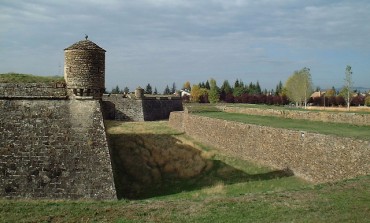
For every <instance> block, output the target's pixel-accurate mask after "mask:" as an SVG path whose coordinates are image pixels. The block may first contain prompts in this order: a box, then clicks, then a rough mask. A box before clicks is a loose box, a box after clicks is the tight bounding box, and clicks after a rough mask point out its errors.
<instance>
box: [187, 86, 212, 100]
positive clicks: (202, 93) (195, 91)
mask: <svg viewBox="0 0 370 223" xmlns="http://www.w3.org/2000/svg"><path fill="white" fill-rule="evenodd" d="M190 95H191V97H190V101H191V102H202V103H205V102H208V90H207V89H206V88H201V87H199V85H196V84H195V85H193V86H192V87H191V92H190Z"/></svg>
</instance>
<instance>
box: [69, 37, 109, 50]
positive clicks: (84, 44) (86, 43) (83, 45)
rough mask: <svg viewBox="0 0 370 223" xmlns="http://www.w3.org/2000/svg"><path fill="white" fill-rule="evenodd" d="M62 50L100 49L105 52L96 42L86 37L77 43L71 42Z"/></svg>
mask: <svg viewBox="0 0 370 223" xmlns="http://www.w3.org/2000/svg"><path fill="white" fill-rule="evenodd" d="M64 50H102V51H104V52H105V50H104V49H103V48H101V47H100V46H98V45H96V43H94V42H93V41H90V40H87V39H86V40H81V41H78V42H77V43H74V44H72V45H71V46H69V47H67V48H65V49H64Z"/></svg>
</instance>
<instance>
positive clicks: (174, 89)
mask: <svg viewBox="0 0 370 223" xmlns="http://www.w3.org/2000/svg"><path fill="white" fill-rule="evenodd" d="M175 92H176V84H175V82H173V83H172V88H171V94H175Z"/></svg>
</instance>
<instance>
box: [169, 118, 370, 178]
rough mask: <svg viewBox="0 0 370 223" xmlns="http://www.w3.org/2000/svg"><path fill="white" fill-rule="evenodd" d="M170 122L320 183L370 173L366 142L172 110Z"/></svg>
mask: <svg viewBox="0 0 370 223" xmlns="http://www.w3.org/2000/svg"><path fill="white" fill-rule="evenodd" d="M169 125H170V126H172V127H173V128H175V129H178V130H180V131H184V132H185V133H186V134H188V135H190V136H192V137H193V138H195V139H197V140H199V141H201V142H204V143H206V144H209V145H212V146H214V147H216V148H218V149H219V150H220V151H221V152H223V153H224V154H228V155H230V156H234V157H239V158H242V159H245V160H249V161H252V162H255V163H259V164H262V165H267V166H271V167H274V168H278V169H284V168H289V169H290V170H292V171H293V172H294V174H295V175H297V176H299V177H302V178H303V179H306V180H309V181H312V182H315V183H321V182H333V181H338V180H342V179H349V178H354V177H357V176H361V175H368V174H370V142H369V141H364V140H356V139H352V138H342V137H336V136H330V135H321V134H314V133H309V132H300V131H293V130H287V129H279V128H272V127H266V126H258V125H250V124H243V123H239V122H232V121H224V120H219V119H212V118H208V117H202V116H199V115H193V114H187V113H184V112H173V113H171V116H170V120H169Z"/></svg>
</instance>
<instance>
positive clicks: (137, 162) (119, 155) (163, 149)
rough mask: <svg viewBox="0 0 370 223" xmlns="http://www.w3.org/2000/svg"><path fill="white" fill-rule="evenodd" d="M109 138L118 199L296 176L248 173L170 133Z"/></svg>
mask: <svg viewBox="0 0 370 223" xmlns="http://www.w3.org/2000/svg"><path fill="white" fill-rule="evenodd" d="M108 139H109V144H110V148H111V156H112V166H113V174H114V181H115V185H116V191H117V196H118V198H119V199H122V198H125V199H146V198H151V197H157V196H164V195H170V194H176V193H180V192H183V191H193V190H199V189H202V188H206V187H211V186H214V185H217V184H219V183H222V184H224V185H228V184H235V183H240V182H247V181H261V180H270V179H275V178H282V177H288V176H292V175H293V173H292V172H291V171H289V170H278V171H271V172H267V173H265V172H263V173H258V174H248V173H245V172H243V171H241V170H239V169H236V168H234V167H232V166H230V165H228V164H226V163H224V162H222V161H220V160H214V157H213V155H212V154H210V153H208V152H205V151H200V150H199V149H197V148H194V147H192V146H191V145H188V144H185V143H183V142H181V141H180V140H178V139H177V138H175V137H173V136H172V135H169V134H110V135H108Z"/></svg>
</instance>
